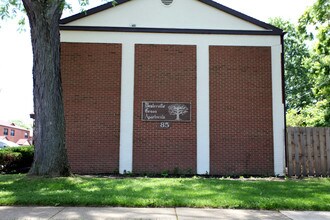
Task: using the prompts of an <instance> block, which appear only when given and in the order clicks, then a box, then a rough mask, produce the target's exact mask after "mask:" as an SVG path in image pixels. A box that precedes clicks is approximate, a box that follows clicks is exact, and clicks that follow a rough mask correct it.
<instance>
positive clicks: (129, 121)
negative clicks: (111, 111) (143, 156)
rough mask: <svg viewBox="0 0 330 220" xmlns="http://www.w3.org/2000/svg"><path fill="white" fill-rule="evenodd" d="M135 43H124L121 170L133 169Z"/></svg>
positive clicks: (121, 171) (129, 170)
mask: <svg viewBox="0 0 330 220" xmlns="http://www.w3.org/2000/svg"><path fill="white" fill-rule="evenodd" d="M133 113H134V44H133V43H123V44H122V64H121V106H120V148H119V172H120V173H124V172H125V171H126V172H132V169H133V118H134V115H133Z"/></svg>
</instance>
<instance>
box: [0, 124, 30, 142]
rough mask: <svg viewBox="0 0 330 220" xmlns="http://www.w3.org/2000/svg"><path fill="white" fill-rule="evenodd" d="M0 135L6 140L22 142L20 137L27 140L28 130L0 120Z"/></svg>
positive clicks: (28, 136)
mask: <svg viewBox="0 0 330 220" xmlns="http://www.w3.org/2000/svg"><path fill="white" fill-rule="evenodd" d="M0 136H3V137H6V138H7V140H8V141H11V142H14V143H17V142H18V141H21V142H22V139H24V140H27V141H28V140H29V138H30V131H29V130H28V129H25V128H21V127H18V126H16V125H15V123H10V122H7V121H0ZM25 143H26V142H25Z"/></svg>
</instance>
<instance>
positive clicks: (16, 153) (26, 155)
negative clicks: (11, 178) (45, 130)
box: [0, 146, 34, 173]
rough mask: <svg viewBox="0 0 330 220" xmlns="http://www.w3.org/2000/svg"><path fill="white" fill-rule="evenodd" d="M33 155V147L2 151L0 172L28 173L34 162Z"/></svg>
mask: <svg viewBox="0 0 330 220" xmlns="http://www.w3.org/2000/svg"><path fill="white" fill-rule="evenodd" d="M33 155H34V147H33V146H24V147H10V148H4V149H0V172H4V173H26V172H28V171H29V169H30V167H31V165H32V162H33Z"/></svg>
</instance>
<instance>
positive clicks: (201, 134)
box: [197, 43, 210, 174]
mask: <svg viewBox="0 0 330 220" xmlns="http://www.w3.org/2000/svg"><path fill="white" fill-rule="evenodd" d="M206 173H210V103H209V45H208V44H206V43H205V44H200V45H197V174H206Z"/></svg>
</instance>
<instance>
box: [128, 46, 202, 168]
mask: <svg viewBox="0 0 330 220" xmlns="http://www.w3.org/2000/svg"><path fill="white" fill-rule="evenodd" d="M134 93H135V94H134V95H135V96H134V145H133V172H136V173H143V172H146V173H155V172H157V173H161V172H162V171H165V170H168V171H170V172H173V171H174V170H175V169H176V168H178V169H179V171H180V172H188V171H192V172H196V47H195V46H174V45H136V47H135V86H134ZM142 101H168V102H191V105H192V111H191V112H192V115H191V117H192V118H191V119H192V120H191V122H187V123H183V122H181V123H180V122H179V123H174V122H173V123H172V126H171V128H169V129H167V130H161V129H159V128H158V127H159V124H160V122H145V121H142V120H141V111H142V110H141V108H142Z"/></svg>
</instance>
